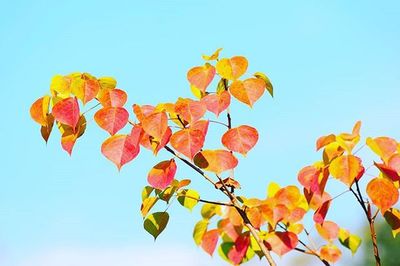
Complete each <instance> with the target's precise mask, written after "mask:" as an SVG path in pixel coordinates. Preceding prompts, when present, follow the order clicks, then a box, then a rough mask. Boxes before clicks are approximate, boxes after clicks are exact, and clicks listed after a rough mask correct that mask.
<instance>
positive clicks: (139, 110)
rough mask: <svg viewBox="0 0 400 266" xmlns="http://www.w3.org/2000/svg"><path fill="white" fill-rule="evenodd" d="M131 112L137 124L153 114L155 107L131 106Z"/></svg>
mask: <svg viewBox="0 0 400 266" xmlns="http://www.w3.org/2000/svg"><path fill="white" fill-rule="evenodd" d="M132 107H133V112H134V113H135V115H136V118H137V119H138V120H139V122H142V120H143V119H144V118H145V117H146V116H149V115H151V114H152V113H154V110H155V107H154V106H151V105H142V106H139V105H137V104H134V105H133V106H132Z"/></svg>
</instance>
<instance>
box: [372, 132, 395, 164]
mask: <svg viewBox="0 0 400 266" xmlns="http://www.w3.org/2000/svg"><path fill="white" fill-rule="evenodd" d="M366 143H367V145H368V147H370V148H371V150H372V151H373V152H375V153H376V154H377V155H378V156H379V157H381V158H382V160H384V161H386V160H387V159H388V158H389V157H390V156H392V155H393V154H394V153H395V152H396V151H397V145H398V144H397V141H396V140H394V139H392V138H388V137H378V138H374V139H373V138H367V141H366Z"/></svg>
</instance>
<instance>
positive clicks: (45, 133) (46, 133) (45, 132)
mask: <svg viewBox="0 0 400 266" xmlns="http://www.w3.org/2000/svg"><path fill="white" fill-rule="evenodd" d="M46 118H47V119H46V125H45V126H41V127H40V133H41V135H42V137H43V139H44V141H46V143H47V141H48V140H49V137H50V134H51V131H52V130H53V125H54V117H53V115H52V114H48V115H47V117H46Z"/></svg>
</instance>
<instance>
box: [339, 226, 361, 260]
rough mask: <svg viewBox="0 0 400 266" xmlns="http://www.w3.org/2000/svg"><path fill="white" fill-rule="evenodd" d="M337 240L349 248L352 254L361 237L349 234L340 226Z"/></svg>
mask: <svg viewBox="0 0 400 266" xmlns="http://www.w3.org/2000/svg"><path fill="white" fill-rule="evenodd" d="M339 242H340V244H342V245H343V246H345V247H346V248H348V249H350V250H351V253H352V254H353V255H354V254H355V253H356V251H357V249H358V247H359V246H360V245H361V238H360V237H358V236H357V235H353V234H350V232H349V231H348V230H346V229H343V228H340V230H339Z"/></svg>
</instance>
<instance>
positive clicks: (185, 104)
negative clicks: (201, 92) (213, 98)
mask: <svg viewBox="0 0 400 266" xmlns="http://www.w3.org/2000/svg"><path fill="white" fill-rule="evenodd" d="M206 111H207V108H206V105H205V104H204V103H203V102H200V101H194V100H192V99H189V98H185V99H184V98H179V99H178V101H177V102H176V103H175V112H176V113H177V115H179V117H180V118H181V119H183V120H184V121H186V122H188V123H193V122H196V121H197V120H199V119H200V118H202V117H203V115H204V114H205V112H206Z"/></svg>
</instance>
